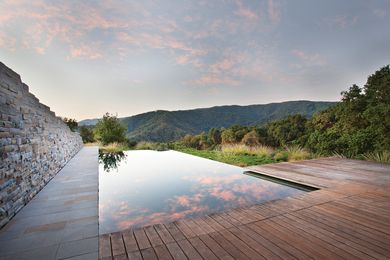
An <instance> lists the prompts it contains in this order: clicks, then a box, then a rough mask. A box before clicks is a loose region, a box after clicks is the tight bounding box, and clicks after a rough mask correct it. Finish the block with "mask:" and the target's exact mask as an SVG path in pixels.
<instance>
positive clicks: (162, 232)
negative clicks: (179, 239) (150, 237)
mask: <svg viewBox="0 0 390 260" xmlns="http://www.w3.org/2000/svg"><path fill="white" fill-rule="evenodd" d="M154 228H155V230H156V231H157V233H158V234H159V236H160V238H161V240H162V241H163V242H164V244H168V243H171V242H174V241H175V240H174V238H173V237H172V235H171V234H170V233H169V231H168V230H167V228H166V227H165V226H164V225H163V224H157V225H154Z"/></svg>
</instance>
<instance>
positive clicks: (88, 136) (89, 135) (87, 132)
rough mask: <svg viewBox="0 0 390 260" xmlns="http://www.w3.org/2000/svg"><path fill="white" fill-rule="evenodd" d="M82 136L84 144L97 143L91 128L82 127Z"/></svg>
mask: <svg viewBox="0 0 390 260" xmlns="http://www.w3.org/2000/svg"><path fill="white" fill-rule="evenodd" d="M80 136H81V138H82V139H83V142H84V143H92V142H94V141H95V137H94V135H93V129H92V128H91V127H88V126H81V127H80Z"/></svg>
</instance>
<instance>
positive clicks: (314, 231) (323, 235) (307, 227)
mask: <svg viewBox="0 0 390 260" xmlns="http://www.w3.org/2000/svg"><path fill="white" fill-rule="evenodd" d="M283 217H285V218H287V219H288V221H289V222H293V223H294V225H295V226H296V227H301V229H303V230H304V231H305V232H307V233H309V234H311V235H313V236H315V237H318V238H319V239H321V240H323V241H325V243H328V244H330V245H333V246H335V247H337V248H339V249H341V250H344V251H345V252H347V253H348V254H351V255H353V257H351V259H353V258H358V259H374V258H373V257H371V256H369V255H367V254H364V253H363V252H361V251H359V250H356V249H355V248H353V247H351V246H349V245H348V244H347V243H344V242H343V241H342V240H340V239H336V238H337V236H336V235H335V234H333V233H331V232H328V231H327V230H324V229H322V228H320V227H318V226H316V225H313V224H311V223H310V222H307V221H305V220H303V219H301V218H299V217H296V216H294V215H292V214H286V215H283ZM347 259H350V258H349V257H348V258H347Z"/></svg>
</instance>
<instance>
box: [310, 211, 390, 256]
mask: <svg viewBox="0 0 390 260" xmlns="http://www.w3.org/2000/svg"><path fill="white" fill-rule="evenodd" d="M309 212H310V214H311V215H313V216H314V217H316V218H317V220H318V221H321V222H322V223H325V224H326V225H328V226H330V227H333V228H335V229H338V230H340V231H343V232H345V233H347V234H350V235H352V236H355V237H356V238H359V239H362V240H364V241H366V242H367V243H370V244H373V245H374V246H380V247H382V248H383V249H384V250H386V251H387V253H388V254H390V249H387V248H388V247H389V245H390V240H389V238H390V237H388V239H382V236H379V235H378V234H373V233H371V232H367V231H366V230H364V229H362V227H364V226H362V225H353V223H345V222H342V221H340V219H334V218H333V217H331V216H329V215H326V216H324V214H321V212H320V211H315V210H314V209H312V210H310V211H309ZM370 231H371V230H370Z"/></svg>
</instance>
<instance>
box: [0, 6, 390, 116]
mask: <svg viewBox="0 0 390 260" xmlns="http://www.w3.org/2000/svg"><path fill="white" fill-rule="evenodd" d="M389 24H390V1H388V0H382V1H380V0H345V1H339V0H326V1H322V0H321V1H320V0H296V1H288V0H251V1H244V0H208V1H203V0H199V1H188V0H177V1H176V0H165V1H161V0H143V1H119V0H118V1H115V0H108V1H78V0H74V1H72V0H68V1H58V0H56V1H50V0H34V1H31V0H0V61H1V62H3V63H4V64H6V65H7V66H8V67H10V68H11V69H13V70H14V71H16V72H17V73H19V74H20V75H21V77H22V81H23V82H24V83H26V84H27V85H29V87H30V91H31V92H32V93H33V94H35V95H36V96H37V97H38V98H39V99H40V101H41V102H42V103H44V104H46V105H48V106H50V107H51V109H52V111H54V112H56V114H57V115H59V116H66V117H71V118H76V119H77V120H81V119H86V118H96V117H100V116H102V115H103V114H104V113H105V112H110V113H113V114H117V115H118V116H130V115H135V114H139V113H143V112H147V111H153V110H159V109H164V110H183V109H191V108H198V107H211V106H216V105H230V104H236V105H247V104H265V103H271V102H281V101H287V100H326V101H333V100H339V99H340V92H341V91H343V90H347V89H348V88H349V87H350V86H352V84H358V85H361V86H362V85H363V84H364V83H365V82H366V79H367V76H368V75H370V74H372V73H374V72H375V71H376V70H377V69H379V68H381V67H383V66H385V65H387V64H389V63H390V47H389V43H390V29H389Z"/></svg>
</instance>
